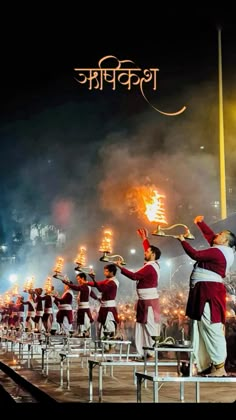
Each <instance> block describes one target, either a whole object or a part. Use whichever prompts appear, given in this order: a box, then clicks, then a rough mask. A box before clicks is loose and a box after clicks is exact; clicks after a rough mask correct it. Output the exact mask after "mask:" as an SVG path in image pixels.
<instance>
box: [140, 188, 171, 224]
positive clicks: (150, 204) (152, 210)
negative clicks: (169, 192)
mask: <svg viewBox="0 0 236 420" xmlns="http://www.w3.org/2000/svg"><path fill="white" fill-rule="evenodd" d="M163 198H165V196H164V195H162V194H159V193H158V192H157V191H156V190H153V193H152V195H151V196H150V198H146V197H145V196H144V197H143V200H144V203H145V206H146V211H145V212H144V214H146V216H147V218H148V220H149V221H150V222H156V223H158V224H160V225H167V221H166V218H165V210H164V203H163Z"/></svg>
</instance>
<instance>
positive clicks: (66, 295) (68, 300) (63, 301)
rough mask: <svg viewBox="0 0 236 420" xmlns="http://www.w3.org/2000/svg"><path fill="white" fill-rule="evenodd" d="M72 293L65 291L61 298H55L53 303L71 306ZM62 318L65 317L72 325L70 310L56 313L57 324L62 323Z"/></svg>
mask: <svg viewBox="0 0 236 420" xmlns="http://www.w3.org/2000/svg"><path fill="white" fill-rule="evenodd" d="M72 293H73V292H70V291H69V290H67V291H66V292H64V293H63V295H62V297H61V298H59V297H57V296H55V303H59V305H65V304H66V305H72V301H73V295H72ZM64 316H66V317H67V319H68V322H69V324H72V322H73V311H72V309H59V311H58V312H57V315H56V318H57V322H58V323H59V324H62V323H63V319H64Z"/></svg>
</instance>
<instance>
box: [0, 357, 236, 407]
mask: <svg viewBox="0 0 236 420" xmlns="http://www.w3.org/2000/svg"><path fill="white" fill-rule="evenodd" d="M0 360H1V361H2V362H4V363H7V364H8V365H9V366H11V367H14V369H16V370H17V372H20V373H21V374H22V375H23V376H24V377H25V378H26V379H28V380H30V381H31V382H32V383H33V384H34V385H36V386H38V387H39V388H40V389H42V390H44V391H46V392H47V393H48V394H49V395H50V396H52V397H53V398H55V399H56V400H57V401H58V402H60V403H66V402H67V403H68V402H70V403H78V402H80V403H87V402H89V398H88V369H87V367H83V368H82V367H81V364H80V362H79V361H74V362H72V364H71V389H70V390H67V389H66V388H63V389H61V387H60V374H59V360H58V361H56V360H53V361H51V363H50V369H49V377H48V378H45V377H44V376H43V375H42V374H41V360H40V357H38V358H35V359H34V360H33V366H32V368H30V369H29V368H27V362H26V360H23V361H22V362H21V364H19V362H18V360H17V359H16V358H15V357H13V356H12V353H10V352H9V353H4V352H0ZM150 369H151V368H150ZM175 369H176V368H175V367H170V368H168V370H169V371H173V370H174V371H175ZM160 371H161V372H164V371H166V368H164V367H162V368H160ZM113 375H114V376H113V377H111V376H110V374H109V371H107V373H106V374H105V375H104V377H103V402H104V403H136V387H135V385H134V382H133V368H132V367H119V368H116V367H115V368H114V373H113ZM93 376H94V380H93V383H94V390H93V394H94V398H93V402H95V403H96V402H98V369H97V368H96V367H95V368H94V370H93ZM1 382H4V386H8V389H9V390H10V391H11V394H12V395H14V396H16V394H17V392H18V397H19V398H20V396H19V391H18V390H17V387H16V386H14V384H12V382H11V381H8V380H7V379H6V377H5V375H4V374H2V373H1V374H0V383H1ZM184 388H185V391H184V394H185V400H184V402H185V403H194V402H195V387H194V385H193V384H187V383H186V384H185V387H184ZM142 389H143V391H142V402H143V403H150V402H152V387H151V384H150V383H149V384H148V387H147V388H144V386H143V388H142ZM22 398H23V401H24V399H25V401H24V402H26V401H27V395H25V396H24V395H23V396H22ZM159 401H160V402H163V403H180V395H179V385H178V384H174V383H164V384H162V385H161V386H160V391H159ZM200 401H201V402H204V403H206V402H208V403H233V402H235V401H236V383H227V384H222V383H210V384H209V383H208V384H201V387H200Z"/></svg>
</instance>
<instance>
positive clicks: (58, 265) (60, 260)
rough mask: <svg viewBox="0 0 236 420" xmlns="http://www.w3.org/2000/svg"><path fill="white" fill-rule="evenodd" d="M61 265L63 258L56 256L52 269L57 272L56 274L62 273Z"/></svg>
mask: <svg viewBox="0 0 236 420" xmlns="http://www.w3.org/2000/svg"><path fill="white" fill-rule="evenodd" d="M63 265H64V258H62V257H57V261H56V266H55V268H54V269H53V271H54V272H55V273H57V274H61V273H62V269H63Z"/></svg>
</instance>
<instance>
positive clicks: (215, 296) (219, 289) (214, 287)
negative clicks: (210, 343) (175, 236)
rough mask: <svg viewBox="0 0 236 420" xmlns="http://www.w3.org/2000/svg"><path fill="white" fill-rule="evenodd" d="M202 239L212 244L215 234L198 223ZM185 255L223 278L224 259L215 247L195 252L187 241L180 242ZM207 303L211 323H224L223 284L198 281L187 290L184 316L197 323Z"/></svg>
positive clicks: (224, 295)
mask: <svg viewBox="0 0 236 420" xmlns="http://www.w3.org/2000/svg"><path fill="white" fill-rule="evenodd" d="M198 227H199V228H200V229H201V231H202V233H203V235H204V237H205V238H206V240H207V241H208V242H209V244H212V240H213V238H214V236H215V233H214V232H213V231H212V230H211V229H210V228H209V226H207V225H206V223H205V222H199V223H198ZM181 244H182V246H183V248H184V250H185V252H186V254H188V255H189V257H191V258H192V259H194V260H195V261H196V262H197V266H198V267H200V268H204V269H205V270H209V271H214V272H215V273H217V274H219V275H220V276H221V277H222V278H224V277H225V272H226V259H225V257H224V254H223V253H222V252H221V251H220V250H219V249H218V248H215V247H211V248H208V249H205V250H201V251H197V250H196V249H194V248H192V246H191V245H190V244H189V243H188V242H187V241H182V242H181ZM206 302H209V304H210V309H211V321H212V322H213V323H216V322H222V323H223V324H224V323H225V314H226V288H225V285H224V284H223V283H219V282H213V281H199V282H198V283H196V284H195V286H194V287H193V288H190V290H189V296H188V301H187V307H186V315H187V316H188V317H189V318H191V319H195V320H197V321H200V319H201V316H202V314H203V310H204V307H205V303H206Z"/></svg>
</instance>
